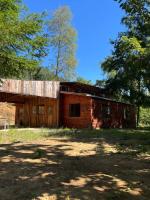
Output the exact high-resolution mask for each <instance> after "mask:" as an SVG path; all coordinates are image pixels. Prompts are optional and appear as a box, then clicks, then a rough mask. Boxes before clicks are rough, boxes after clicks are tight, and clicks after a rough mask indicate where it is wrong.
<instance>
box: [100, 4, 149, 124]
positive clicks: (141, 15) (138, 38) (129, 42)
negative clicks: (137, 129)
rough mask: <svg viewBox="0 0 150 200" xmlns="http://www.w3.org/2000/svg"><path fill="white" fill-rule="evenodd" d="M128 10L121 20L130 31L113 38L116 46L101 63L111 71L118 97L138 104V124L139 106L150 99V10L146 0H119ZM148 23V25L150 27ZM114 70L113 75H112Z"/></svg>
mask: <svg viewBox="0 0 150 200" xmlns="http://www.w3.org/2000/svg"><path fill="white" fill-rule="evenodd" d="M116 1H117V2H119V3H120V7H121V8H122V9H123V10H124V11H125V12H126V16H125V17H123V19H122V23H123V24H125V25H126V27H127V31H126V32H123V33H120V34H119V36H118V38H117V39H116V40H115V41H112V45H113V48H114V50H113V51H112V55H111V56H109V57H107V58H106V59H105V61H104V62H103V64H102V69H103V70H104V71H105V72H106V73H107V74H108V79H107V81H106V86H107V87H108V88H109V89H111V90H112V91H114V94H115V95H116V97H118V96H120V99H123V100H126V101H128V102H130V103H133V104H136V105H137V108H138V110H137V125H138V123H139V116H140V106H141V105H146V104H147V103H149V98H150V96H149V92H148V90H149V88H148V83H149V81H150V76H148V74H150V73H149V59H148V54H149V53H148V52H149V46H148V37H149V36H150V29H149V28H150V26H149V25H150V14H149V11H148V5H149V3H148V1H146V0H116ZM148 27H149V28H148ZM110 74H111V76H110Z"/></svg>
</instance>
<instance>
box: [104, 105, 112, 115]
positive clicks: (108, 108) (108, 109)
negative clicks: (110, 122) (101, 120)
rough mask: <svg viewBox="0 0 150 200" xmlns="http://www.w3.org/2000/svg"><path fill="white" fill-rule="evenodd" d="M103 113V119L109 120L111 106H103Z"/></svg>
mask: <svg viewBox="0 0 150 200" xmlns="http://www.w3.org/2000/svg"><path fill="white" fill-rule="evenodd" d="M102 113H103V117H105V118H109V117H110V114H111V109H110V105H103V106H102Z"/></svg>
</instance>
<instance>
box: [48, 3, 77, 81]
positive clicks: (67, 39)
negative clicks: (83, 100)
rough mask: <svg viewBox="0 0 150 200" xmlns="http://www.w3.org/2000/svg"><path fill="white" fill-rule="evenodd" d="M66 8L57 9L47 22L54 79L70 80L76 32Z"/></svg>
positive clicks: (73, 63) (68, 10)
mask: <svg viewBox="0 0 150 200" xmlns="http://www.w3.org/2000/svg"><path fill="white" fill-rule="evenodd" d="M71 19H72V14H71V11H70V9H69V8H68V7H66V6H63V7H60V8H58V9H57V10H56V11H55V12H54V13H53V16H52V18H51V20H50V21H49V36H50V49H51V53H52V56H53V60H52V62H51V69H52V71H53V72H54V75H55V79H60V78H63V79H66V80H70V79H72V77H73V76H74V72H75V66H76V58H75V50H76V31H75V29H74V28H73V26H72V24H71Z"/></svg>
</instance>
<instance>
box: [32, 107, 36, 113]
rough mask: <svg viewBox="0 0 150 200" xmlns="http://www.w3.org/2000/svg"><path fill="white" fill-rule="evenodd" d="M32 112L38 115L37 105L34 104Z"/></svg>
mask: <svg viewBox="0 0 150 200" xmlns="http://www.w3.org/2000/svg"><path fill="white" fill-rule="evenodd" d="M32 114H33V115H36V114H37V107H36V106H33V107H32Z"/></svg>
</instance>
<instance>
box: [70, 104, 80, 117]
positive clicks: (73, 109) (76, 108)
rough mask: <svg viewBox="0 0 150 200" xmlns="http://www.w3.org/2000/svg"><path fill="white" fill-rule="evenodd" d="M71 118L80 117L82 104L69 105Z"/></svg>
mask: <svg viewBox="0 0 150 200" xmlns="http://www.w3.org/2000/svg"><path fill="white" fill-rule="evenodd" d="M69 116H70V117H80V104H79V103H77V104H70V105H69Z"/></svg>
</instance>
